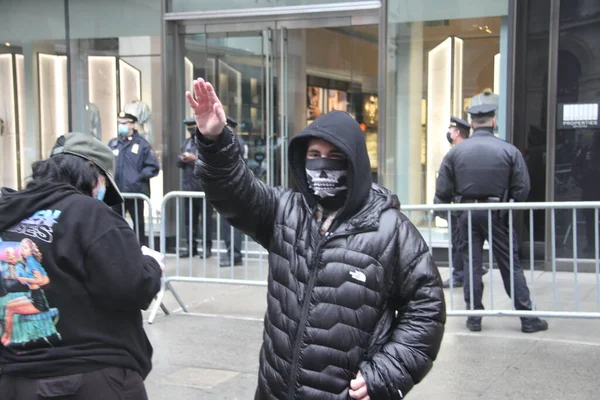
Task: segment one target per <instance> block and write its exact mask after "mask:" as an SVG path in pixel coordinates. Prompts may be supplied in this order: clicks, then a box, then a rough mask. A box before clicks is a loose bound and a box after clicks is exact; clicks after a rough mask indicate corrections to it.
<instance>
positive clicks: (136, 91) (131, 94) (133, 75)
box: [119, 60, 142, 111]
mask: <svg viewBox="0 0 600 400" xmlns="http://www.w3.org/2000/svg"><path fill="white" fill-rule="evenodd" d="M141 80H142V77H141V74H140V71H139V70H138V69H136V68H135V67H133V66H132V65H130V64H129V63H127V62H125V61H123V60H119V88H120V90H119V93H120V97H121V99H120V100H121V109H122V108H123V107H125V105H126V104H127V103H129V102H131V101H134V100H137V101H141V100H142V83H141ZM119 111H121V110H119Z"/></svg>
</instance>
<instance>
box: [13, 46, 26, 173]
mask: <svg viewBox="0 0 600 400" xmlns="http://www.w3.org/2000/svg"><path fill="white" fill-rule="evenodd" d="M15 61H16V66H17V110H19V147H20V148H21V157H20V158H21V166H20V167H21V177H25V176H28V175H29V171H27V157H26V154H28V153H29V151H28V149H27V147H25V146H26V145H25V132H27V127H26V126H25V57H24V56H23V54H17V55H16V56H15Z"/></svg>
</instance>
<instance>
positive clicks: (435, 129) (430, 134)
mask: <svg viewBox="0 0 600 400" xmlns="http://www.w3.org/2000/svg"><path fill="white" fill-rule="evenodd" d="M452 47H453V46H452V38H451V37H449V38H448V39H446V40H444V41H443V42H442V43H440V44H439V45H438V46H437V47H435V48H434V49H433V50H431V51H430V52H429V54H428V67H427V175H426V184H427V186H426V189H427V190H426V195H427V199H426V201H427V203H428V204H429V203H431V202H433V197H434V194H435V180H436V175H437V171H438V170H439V167H440V163H441V161H442V158H443V157H444V155H445V154H446V153H447V152H448V150H449V149H450V146H449V144H448V142H447V141H446V138H445V137H444V134H443V133H444V132H445V130H446V129H447V128H448V123H449V121H450V112H451V104H450V102H451V100H452ZM442 139H443V140H442Z"/></svg>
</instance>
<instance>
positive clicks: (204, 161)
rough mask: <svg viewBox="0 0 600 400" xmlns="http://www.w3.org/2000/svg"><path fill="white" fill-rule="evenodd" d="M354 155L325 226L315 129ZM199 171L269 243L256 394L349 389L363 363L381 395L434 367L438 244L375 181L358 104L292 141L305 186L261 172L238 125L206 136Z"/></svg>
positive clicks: (291, 395) (334, 394)
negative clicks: (271, 181)
mask: <svg viewBox="0 0 600 400" xmlns="http://www.w3.org/2000/svg"><path fill="white" fill-rule="evenodd" d="M311 138H320V139H323V140H325V141H327V142H329V143H331V144H334V145H335V146H337V147H338V148H339V149H340V150H342V151H343V152H344V153H345V154H346V156H347V157H348V160H349V165H350V167H349V175H348V177H349V179H348V194H347V197H346V202H345V204H344V206H343V207H342V208H341V209H340V210H339V212H338V214H337V216H336V219H335V220H334V222H333V225H332V226H331V229H330V230H329V231H328V232H327V233H326V234H325V235H321V234H320V233H319V226H318V225H317V222H316V219H315V218H314V214H315V209H316V206H317V200H316V198H315V197H314V195H313V194H312V192H311V191H310V189H309V187H308V183H307V179H306V172H305V154H306V149H307V144H308V141H309V140H310V139H311ZM197 141H198V150H199V151H198V161H197V163H196V174H197V175H198V177H199V178H200V180H201V183H202V185H203V187H204V190H205V192H206V195H207V198H208V200H209V201H210V202H211V203H212V204H213V205H214V206H215V208H216V209H217V210H218V211H219V212H220V213H221V214H222V215H223V216H224V217H226V218H227V219H228V220H229V221H230V222H231V224H232V225H234V226H236V227H237V228H239V229H240V230H242V231H243V232H245V233H246V234H248V235H250V236H251V237H252V238H254V239H255V240H257V241H258V242H259V243H260V244H261V245H262V246H264V247H265V248H266V249H267V250H268V251H269V277H268V294H267V312H266V315H265V322H264V325H265V330H264V343H263V346H262V349H261V354H260V368H259V378H258V388H257V391H256V398H257V399H282V400H283V399H320V400H322V399H349V398H350V397H349V391H348V390H349V385H350V381H351V380H352V379H354V378H355V376H356V374H357V372H358V371H359V370H360V371H361V373H362V375H363V376H364V378H365V380H366V382H367V388H368V392H369V395H370V397H371V398H372V399H378V400H380V399H384V400H385V399H400V398H402V397H403V395H405V394H406V393H407V392H408V391H409V390H410V389H411V388H412V387H413V385H414V384H416V383H418V382H419V381H420V380H421V379H423V377H424V376H425V375H426V374H427V372H428V371H429V370H430V368H431V366H432V362H433V360H434V359H435V357H436V355H437V353H438V350H439V347H440V343H441V340H442V335H443V332H444V323H445V319H446V315H445V304H444V295H443V290H442V283H441V279H440V277H439V274H438V271H437V268H436V266H435V264H434V263H433V261H432V259H431V256H430V253H429V249H428V247H427V245H426V243H425V242H424V240H423V238H422V237H421V235H420V234H419V232H418V231H417V229H416V228H415V227H414V226H413V225H412V223H411V222H410V221H409V220H408V219H407V218H406V217H405V216H404V215H403V214H401V213H400V211H399V202H398V199H397V197H396V196H393V195H391V194H390V193H389V192H388V191H387V190H385V189H383V188H381V187H378V186H376V185H373V184H372V182H371V171H370V166H369V158H368V154H367V149H366V144H365V139H364V133H363V132H362V131H361V129H360V127H359V125H358V123H356V121H355V120H354V119H353V118H352V117H351V116H350V115H349V114H347V113H344V112H331V113H329V114H326V115H324V116H322V117H320V118H318V119H317V120H315V121H314V122H313V123H312V124H311V125H310V126H309V127H308V128H307V129H306V130H304V131H303V132H301V133H300V134H298V135H297V136H295V137H294V139H293V140H292V141H291V143H290V148H289V161H290V171H291V173H292V175H293V177H294V179H295V181H296V184H297V186H298V190H299V193H298V192H293V191H291V190H289V189H284V188H273V187H270V186H267V185H265V184H264V183H263V182H261V181H259V180H258V179H256V178H255V177H254V176H253V174H252V173H251V172H250V171H249V170H248V169H247V168H246V167H245V165H244V163H243V161H242V160H241V158H240V156H239V153H238V150H237V146H238V142H237V141H236V140H235V138H234V134H233V133H232V132H231V131H230V130H229V129H228V128H225V129H224V131H223V132H222V133H221V135H220V136H219V137H218V138H217V140H216V142H210V141H208V140H207V139H205V138H204V137H203V136H201V135H199V134H198V136H197Z"/></svg>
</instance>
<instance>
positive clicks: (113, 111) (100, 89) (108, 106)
mask: <svg viewBox="0 0 600 400" xmlns="http://www.w3.org/2000/svg"><path fill="white" fill-rule="evenodd" d="M88 82H89V86H88V89H89V101H90V103H93V104H95V105H96V106H97V107H98V110H99V111H100V118H101V120H102V121H108V122H107V123H106V124H104V123H102V141H103V142H107V141H108V140H109V139H110V138H113V137H116V136H117V123H116V121H117V114H118V111H117V68H116V58H115V57H112V56H89V57H88Z"/></svg>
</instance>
